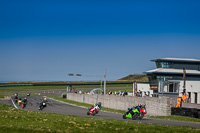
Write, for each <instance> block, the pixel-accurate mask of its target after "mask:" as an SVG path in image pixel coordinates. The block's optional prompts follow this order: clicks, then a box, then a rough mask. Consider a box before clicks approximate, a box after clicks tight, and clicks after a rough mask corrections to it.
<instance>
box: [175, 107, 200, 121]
mask: <svg viewBox="0 0 200 133" xmlns="http://www.w3.org/2000/svg"><path fill="white" fill-rule="evenodd" d="M171 115H180V116H187V117H194V118H199V119H200V109H197V108H182V107H181V108H175V107H172V108H171Z"/></svg>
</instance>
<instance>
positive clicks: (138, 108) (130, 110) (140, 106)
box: [129, 104, 142, 115]
mask: <svg viewBox="0 0 200 133" xmlns="http://www.w3.org/2000/svg"><path fill="white" fill-rule="evenodd" d="M133 108H135V109H137V110H138V111H139V112H140V109H141V108H142V105H141V104H138V105H137V106H135V107H133ZM133 108H131V109H129V112H130V113H131V115H133Z"/></svg>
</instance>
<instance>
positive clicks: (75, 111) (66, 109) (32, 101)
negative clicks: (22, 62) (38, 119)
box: [1, 96, 200, 128]
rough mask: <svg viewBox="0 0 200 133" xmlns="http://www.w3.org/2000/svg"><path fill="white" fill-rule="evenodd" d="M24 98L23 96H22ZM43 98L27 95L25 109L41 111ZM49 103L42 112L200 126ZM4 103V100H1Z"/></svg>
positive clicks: (191, 125)
mask: <svg viewBox="0 0 200 133" xmlns="http://www.w3.org/2000/svg"><path fill="white" fill-rule="evenodd" d="M21 98H23V97H21ZM42 99H43V97H42V96H29V97H27V100H28V104H27V106H26V108H25V110H32V111H39V110H38V109H39V106H38V104H39V102H41V101H42ZM47 100H48V103H49V104H48V105H47V107H46V108H44V109H43V110H42V111H41V112H50V113H58V114H67V115H76V116H83V117H94V118H103V119H116V120H123V121H131V122H144V123H152V124H163V125H174V126H190V127H198V128H200V124H198V123H191V122H180V121H169V120H158V119H150V118H143V119H142V120H131V119H122V114H116V113H110V112H104V111H100V112H99V113H98V114H97V115H95V116H91V115H89V116H88V115H87V111H88V109H87V108H83V107H77V106H74V105H70V104H66V103H63V102H59V101H56V100H52V99H47ZM11 101H14V97H11ZM11 101H7V103H6V102H5V101H4V103H6V104H12V103H13V106H15V107H16V108H20V109H21V108H22V107H21V106H18V105H16V104H15V103H14V102H11ZM1 103H2V102H1Z"/></svg>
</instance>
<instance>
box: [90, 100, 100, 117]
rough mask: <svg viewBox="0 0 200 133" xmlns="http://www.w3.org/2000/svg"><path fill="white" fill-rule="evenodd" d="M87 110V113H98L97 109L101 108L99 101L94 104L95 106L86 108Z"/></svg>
mask: <svg viewBox="0 0 200 133" xmlns="http://www.w3.org/2000/svg"><path fill="white" fill-rule="evenodd" d="M88 109H89V111H88V112H87V115H90V114H91V115H93V116H94V115H95V114H98V113H99V111H100V110H101V102H99V103H98V104H96V105H95V106H93V107H92V108H88Z"/></svg>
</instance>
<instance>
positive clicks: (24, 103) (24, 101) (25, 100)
mask: <svg viewBox="0 0 200 133" xmlns="http://www.w3.org/2000/svg"><path fill="white" fill-rule="evenodd" d="M22 104H23V105H24V108H25V107H26V105H27V99H26V97H25V98H24V99H23V100H22Z"/></svg>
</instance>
